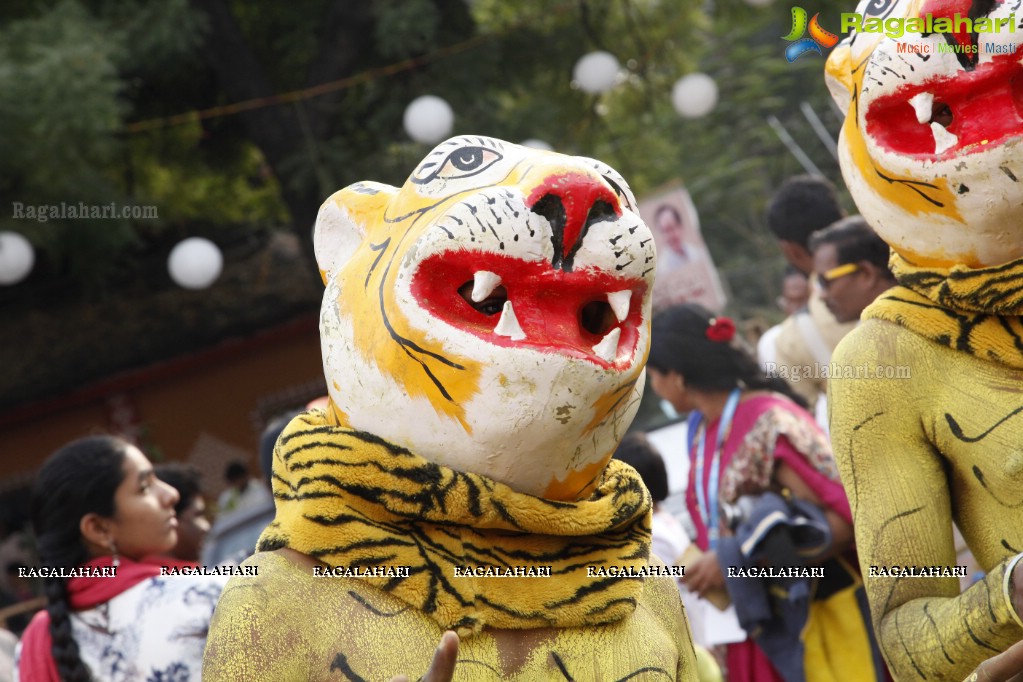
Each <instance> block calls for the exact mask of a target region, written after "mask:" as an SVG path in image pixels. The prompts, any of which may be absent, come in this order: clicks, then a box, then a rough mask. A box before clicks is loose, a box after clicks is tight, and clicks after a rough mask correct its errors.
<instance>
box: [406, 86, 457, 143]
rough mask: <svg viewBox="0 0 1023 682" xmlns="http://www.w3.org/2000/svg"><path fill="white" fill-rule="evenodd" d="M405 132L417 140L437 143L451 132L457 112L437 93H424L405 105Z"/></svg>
mask: <svg viewBox="0 0 1023 682" xmlns="http://www.w3.org/2000/svg"><path fill="white" fill-rule="evenodd" d="M403 120H404V123H405V132H407V133H408V136H409V137H411V138H412V139H413V140H415V141H416V142H422V143H425V144H436V143H437V142H440V141H441V140H443V139H445V138H447V137H448V135H450V134H451V128H452V127H453V126H454V124H455V112H454V111H452V110H451V106H450V105H449V104H448V103H447V102H445V101H444V100H443V99H441V98H440V97H437V96H435V95H423V96H422V97H417V98H415V99H414V100H412V101H411V102H410V103H409V105H408V106H407V107H405V117H404V119H403Z"/></svg>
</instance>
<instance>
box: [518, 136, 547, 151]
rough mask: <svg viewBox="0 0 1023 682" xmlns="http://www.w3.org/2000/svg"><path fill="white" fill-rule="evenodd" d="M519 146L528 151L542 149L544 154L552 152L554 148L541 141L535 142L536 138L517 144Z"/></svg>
mask: <svg viewBox="0 0 1023 682" xmlns="http://www.w3.org/2000/svg"><path fill="white" fill-rule="evenodd" d="M519 144H520V145H522V146H523V147H529V148H530V149H542V150H544V151H545V152H552V151H554V147H552V146H550V145H549V144H547V143H546V142H544V141H543V140H537V139H536V138H533V137H531V138H529V139H528V140H523V141H522V142H519Z"/></svg>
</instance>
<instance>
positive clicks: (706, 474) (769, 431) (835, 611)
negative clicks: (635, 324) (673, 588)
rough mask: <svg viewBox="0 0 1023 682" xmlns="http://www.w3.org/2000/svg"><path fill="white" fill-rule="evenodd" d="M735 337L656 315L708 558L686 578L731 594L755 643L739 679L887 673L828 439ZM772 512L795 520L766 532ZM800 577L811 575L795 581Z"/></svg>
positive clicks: (675, 316)
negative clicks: (809, 532)
mask: <svg viewBox="0 0 1023 682" xmlns="http://www.w3.org/2000/svg"><path fill="white" fill-rule="evenodd" d="M734 337H735V324H734V323H733V322H732V320H730V319H728V318H727V317H722V316H715V315H714V314H713V313H711V312H709V311H708V310H706V309H705V308H703V307H701V306H699V305H696V304H693V303H686V304H682V305H677V306H674V307H671V308H667V309H665V310H663V311H661V312H660V313H658V314H656V315H655V316H654V318H653V327H652V331H651V347H650V357H649V360H648V361H647V374H648V376H649V378H650V385H651V387H652V388H653V390H654V392H656V393H657V395H658V396H660V397H661V398H662V399H664V400H667V401H668V402H670V403H671V404H672V405H673V406H674V407H675V409H676V410H677V411H678V412H679V413H683V412H687V413H689V420H688V425H689V428H688V429H687V436H686V441H687V442H686V450H687V453H688V458H689V483H688V486H687V490H686V507H687V509H688V511H689V514H690V516H691V517H692V521H693V525H694V526H695V528H696V537H695V538H694V541H695V543H696V545H697V546H698V547H699V548H700V550H702V552H703V553H702V555H700V556H699V558H698V559H696V560H695V561H688V562H687V564H686V567H685V577H684V578H683V584H684V585H685V586H686V587H687V588H688V589H689V590H690V591H692V592H695V593H697V594H698V595H700V596H701V597H706V596H708V595H713V594H714V593H715V592H719V593H720V591H721V590H725V589H727V592H728V594H729V595H730V597H731V601H732V603H733V604H735V606H736V613H737V616H738V618H739V622H740V623H741V624H742V625H743V627H744V628H745V629H746V632H747V634H748V635H749V638H748V639H747V640H746V641H744V642H739V643H735V644H729V645H727V652H726V654H725V664H726V667H727V671H728V672H727V679H728V680H729V682H747V681H755V682H760V681H761V680H765V681H771V682H773V681H776V680H777V681H778V682H781V681H783V680H784V681H786V682H791V681H792V680H811V681H814V680H824V679H827V680H843V681H845V680H849V681H856V682H859V681H861V680H863V681H866V680H875V679H883V677H880V676H879V675H883V666H882V665H880V664H875V663H874V661H875V660H877V661H879V660H880V659H876V658H875V655H876V645H875V644H874V642H873V637H872V634H871V632H870V629H869V627H867V623H868V622H869V620H868V619H867V615H866V612H865V610H864V609H865V607H866V600H865V598H863V597H862V583H861V580H860V577H859V574H858V573H857V570H856V568H855V567H856V566H857V565H858V564H857V562H856V560H855V555H854V554H852V537H853V533H852V517H851V514H850V511H849V502H848V500H847V499H846V496H845V492H844V490H843V489H842V484H841V482H840V481H839V478H838V471H837V469H836V466H835V462H834V459H833V457H832V453H831V447H830V444H829V443H828V439H827V436H826V435H825V434H824V433H823V431H821V429H820V427H819V426H818V425H817V423H816V422H815V421H814V418H813V416H812V415H811V414H810V413H809V412H807V411H806V409H805V404H804V403H803V399H802V398H801V397H800V396H798V395H797V394H796V393H794V392H793V391H792V389H791V388H790V387H789V384H788V383H787V382H785V381H783V380H781V379H780V378H777V377H768V376H765V375H764V373H763V371H762V370H761V368H760V365H759V364H758V363H757V362H756V360H755V359H754V358H753V357H752V355H751V354H750V353H748V352H747V351H746V350H745V349H744V348H743V347H741V346H740V345H739V344H738V343H737V342H736V340H735V339H734ZM771 505H774V507H771ZM763 509H773V510H776V511H777V510H781V512H784V513H782V514H781V515H780V516H779V515H778V514H777V513H776V511H772V512H771V513H770V514H766V515H764V518H770V519H781V518H782V517H785V516H786V514H788V515H789V517H788V518H787V520H786V521H785V522H784V523H779V524H778V525H777V526H768V525H765V524H768V521H758V519H760V517H759V516H758V514H761V513H762V510H763ZM770 523H774V522H773V521H771V522H770ZM766 527H770V528H771V530H770V531H769V532H766V533H763V532H762V531H763V529H764V528H766ZM797 527H798V528H799V530H797V531H793V530H792V529H793V528H797ZM811 527H812V528H814V529H815V530H814V531H813V533H817V535H815V536H814V537H817V538H820V539H819V541H818V542H817V543H816V545H814V547H813V549H812V550H803V549H802V548H801V547H799V546H798V543H799V541H800V540H801V539H803V538H804V537H808V536H804V535H799V533H803V531H804V530H806V529H808V528H811ZM775 530H778V531H785V532H777V533H776V532H775ZM754 548H755V549H754ZM744 562H745V563H744ZM751 567H755V568H756V570H755V571H751V570H749V569H750V568H751ZM811 567H812V568H814V569H815V570H814V571H809V569H810V568H811ZM793 568H796V569H798V570H792V569H793ZM802 568H806V569H807V570H806V571H803V570H802ZM765 570H766V572H767V574H768V576H765V574H764V571H765ZM730 574H731V575H730ZM775 574H781V576H782V579H780V580H776V579H775ZM821 575H823V577H821ZM793 576H794V577H797V578H807V577H808V578H809V579H808V580H806V581H805V582H803V583H800V585H799V586H797V583H796V582H795V581H790V580H789V578H791V577H793ZM757 590H761V592H758V591H757ZM778 595H782V596H781V597H780V598H779V597H778ZM761 597H762V602H763V604H764V605H765V606H764V608H763V609H762V610H761V611H760V612H757V610H756V608H754V607H755V606H756V604H757V603H758V602H757V599H759V598H761ZM800 600H802V601H800ZM786 633H788V634H786ZM786 637H788V639H786ZM794 658H796V659H798V660H793V659H794Z"/></svg>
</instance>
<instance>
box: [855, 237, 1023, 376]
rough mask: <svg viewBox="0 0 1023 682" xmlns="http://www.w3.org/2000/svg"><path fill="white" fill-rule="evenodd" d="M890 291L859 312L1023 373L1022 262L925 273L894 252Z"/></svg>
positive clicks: (924, 270) (929, 269) (932, 269)
mask: <svg viewBox="0 0 1023 682" xmlns="http://www.w3.org/2000/svg"><path fill="white" fill-rule="evenodd" d="M891 266H892V272H894V273H895V276H896V277H897V278H898V280H899V283H900V284H901V285H902V286H897V287H893V288H892V289H889V290H888V291H887V292H885V293H884V294H881V296H879V297H878V299H877V300H876V301H874V303H872V304H871V305H870V306H868V307H867V309H866V310H864V311H863V318H864V319H868V318H873V319H879V320H887V321H888V322H894V323H895V324H898V325H901V326H903V327H905V328H907V329H909V330H910V331H912V332H915V333H917V334H920V335H921V336H923V337H924V338H927V339H930V340H931V341H934V342H936V343H939V344H941V345H943V346H947V347H949V348H951V349H953V350H958V351H962V352H964V353H969V354H971V355H974V356H976V357H978V358H981V359H982V360H988V361H990V362H996V363H999V364H1002V365H1007V366H1009V367H1013V368H1016V369H1021V368H1023V321H1021V318H1020V316H1021V315H1023V260H1016V261H1013V262H1011V263H1006V264H1004V265H999V266H993V267H989V268H978V269H970V268H967V267H965V266H958V265H957V266H954V267H952V268H951V269H941V268H925V267H918V266H915V265H912V264H910V263H908V262H907V261H906V260H905V259H903V258H902V257H901V256H899V255H898V254H896V253H893V254H892V258H891Z"/></svg>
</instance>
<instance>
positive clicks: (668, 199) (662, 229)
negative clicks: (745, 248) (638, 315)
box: [639, 183, 726, 312]
mask: <svg viewBox="0 0 1023 682" xmlns="http://www.w3.org/2000/svg"><path fill="white" fill-rule="evenodd" d="M639 213H640V216H641V217H642V218H643V221H644V222H645V223H646V224H647V225H648V226H650V229H651V231H652V232H653V234H654V242H655V244H656V245H657V272H656V281H655V283H654V308H655V309H660V308H664V307H667V306H670V305H674V304H676V303H685V302H690V301H691V302H696V303H700V304H701V305H703V306H705V307H707V308H709V309H710V310H712V311H715V312H720V311H722V310H723V309H724V307H725V303H726V298H725V294H724V289H723V288H722V286H721V278H720V276H719V275H718V272H717V268H716V267H715V266H714V260H713V258H712V257H711V254H710V251H709V250H708V249H707V245H706V243H705V242H704V241H703V235H702V234H701V232H700V218H699V214H698V213H697V212H696V205H695V204H694V203H693V200H692V197H690V196H689V192H688V191H686V189H685V187H683V186H682V185H681V184H680V183H677V184H673V185H671V186H668V187H665V188H663V189H661V190H659V191H657V192H654V193H652V194H651V195H649V196H647V197H644V198H643V199H641V200H640V201H639Z"/></svg>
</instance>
